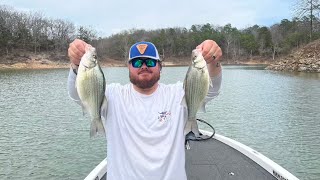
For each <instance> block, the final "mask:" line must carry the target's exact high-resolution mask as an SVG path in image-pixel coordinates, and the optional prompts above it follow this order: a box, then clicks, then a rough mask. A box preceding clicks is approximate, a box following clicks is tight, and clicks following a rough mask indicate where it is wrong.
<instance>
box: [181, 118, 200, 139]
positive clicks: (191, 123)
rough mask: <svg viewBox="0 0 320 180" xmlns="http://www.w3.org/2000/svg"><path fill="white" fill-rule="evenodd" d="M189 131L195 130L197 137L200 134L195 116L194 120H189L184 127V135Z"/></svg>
mask: <svg viewBox="0 0 320 180" xmlns="http://www.w3.org/2000/svg"><path fill="white" fill-rule="evenodd" d="M189 132H193V134H194V135H195V136H196V137H198V136H200V132H199V128H198V124H197V120H196V119H195V118H194V119H193V120H188V121H187V123H186V125H185V127H184V135H187V134H188V133H189Z"/></svg>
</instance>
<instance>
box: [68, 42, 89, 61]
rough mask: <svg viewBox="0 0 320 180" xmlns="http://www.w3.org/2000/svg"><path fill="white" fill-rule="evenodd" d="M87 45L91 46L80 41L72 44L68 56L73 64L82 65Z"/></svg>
mask: <svg viewBox="0 0 320 180" xmlns="http://www.w3.org/2000/svg"><path fill="white" fill-rule="evenodd" d="M87 45H89V44H87V43H86V42H84V41H82V40H80V39H75V40H74V41H73V42H72V43H70V44H69V49H68V56H69V58H70V62H71V63H72V64H74V65H79V64H80V60H81V57H82V56H83V55H84V53H85V47H86V46H87Z"/></svg>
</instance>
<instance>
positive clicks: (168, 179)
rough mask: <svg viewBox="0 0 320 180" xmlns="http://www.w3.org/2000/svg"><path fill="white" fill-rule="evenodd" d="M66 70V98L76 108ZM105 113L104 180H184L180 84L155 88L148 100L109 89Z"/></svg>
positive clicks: (215, 81) (128, 88)
mask: <svg viewBox="0 0 320 180" xmlns="http://www.w3.org/2000/svg"><path fill="white" fill-rule="evenodd" d="M75 79H76V75H75V74H74V73H73V71H72V70H70V73H69V78H68V90H69V95H70V97H71V98H72V99H73V100H75V101H78V102H80V99H79V97H78V94H77V91H76V89H75ZM212 85H213V86H212V87H211V88H210V90H209V93H208V96H207V98H206V102H208V101H209V100H211V99H213V98H214V97H215V96H217V95H218V94H219V90H220V85H221V74H220V75H219V76H217V77H215V78H212ZM105 95H106V97H107V100H108V103H107V106H108V107H102V108H101V116H102V120H103V123H104V127H105V129H106V137H107V153H108V156H107V158H108V166H107V172H108V173H107V179H108V180H186V179H187V176H186V172H185V146H184V142H185V136H184V125H185V122H186V120H187V109H186V108H185V107H183V106H182V105H181V101H182V99H183V96H184V89H183V84H182V83H181V82H178V83H175V84H170V85H166V84H162V83H159V87H158V88H157V90H156V91H155V92H154V93H152V94H151V95H144V94H141V93H139V92H137V91H135V90H134V88H133V85H132V84H131V83H129V84H126V85H120V84H117V83H113V84H108V85H107V87H106V92H105Z"/></svg>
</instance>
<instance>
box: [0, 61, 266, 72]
mask: <svg viewBox="0 0 320 180" xmlns="http://www.w3.org/2000/svg"><path fill="white" fill-rule="evenodd" d="M221 64H222V66H224V65H227V66H228V65H231V66H237V65H239V66H241V65H269V64H271V63H270V62H269V63H267V62H265V61H246V62H232V63H231V62H223V61H222V62H221ZM183 66H189V64H188V63H185V62H172V61H164V62H163V67H183ZM101 67H103V68H104V67H126V64H125V63H122V62H114V61H113V62H109V63H105V62H102V63H101ZM67 68H70V63H69V62H52V61H29V62H18V63H13V64H3V63H2V64H1V63H0V70H10V69H12V70H16V69H34V70H40V69H67Z"/></svg>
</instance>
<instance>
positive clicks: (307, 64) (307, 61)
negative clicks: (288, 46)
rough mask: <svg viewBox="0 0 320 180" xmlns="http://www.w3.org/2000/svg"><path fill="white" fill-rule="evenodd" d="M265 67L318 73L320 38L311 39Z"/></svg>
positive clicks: (319, 66)
mask: <svg viewBox="0 0 320 180" xmlns="http://www.w3.org/2000/svg"><path fill="white" fill-rule="evenodd" d="M266 69H268V70H276V71H298V72H318V73H320V40H316V41H313V42H311V43H309V44H307V45H305V46H304V47H302V48H300V49H297V50H294V51H293V52H292V53H291V54H289V55H288V56H286V57H284V58H282V59H280V61H277V62H276V63H274V64H271V65H269V66H268V67H267V68H266Z"/></svg>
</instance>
